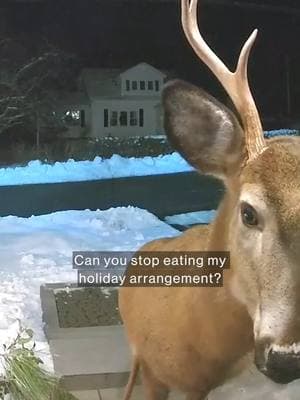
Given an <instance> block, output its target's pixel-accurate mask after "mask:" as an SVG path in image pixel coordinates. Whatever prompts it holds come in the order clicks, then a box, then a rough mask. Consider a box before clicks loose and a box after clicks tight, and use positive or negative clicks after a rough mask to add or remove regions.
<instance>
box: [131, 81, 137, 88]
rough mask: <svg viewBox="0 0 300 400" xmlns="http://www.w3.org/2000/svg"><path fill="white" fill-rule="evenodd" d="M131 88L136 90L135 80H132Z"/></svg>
mask: <svg viewBox="0 0 300 400" xmlns="http://www.w3.org/2000/svg"><path fill="white" fill-rule="evenodd" d="M132 90H137V81H132Z"/></svg>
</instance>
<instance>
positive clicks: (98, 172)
mask: <svg viewBox="0 0 300 400" xmlns="http://www.w3.org/2000/svg"><path fill="white" fill-rule="evenodd" d="M192 170H193V168H192V167H191V166H190V165H189V164H188V163H187V162H186V161H185V160H184V159H183V158H182V157H181V156H180V155H179V154H178V153H173V154H166V155H162V156H158V157H142V158H134V157H131V158H125V157H121V156H119V155H117V154H115V155H113V156H112V157H111V158H109V159H105V160H104V159H102V158H101V157H96V158H95V159H94V160H93V161H74V160H69V161H66V162H56V163H54V164H45V163H42V162H41V161H38V160H35V161H30V162H29V163H28V164H27V165H26V166H24V167H20V166H16V167H8V168H0V186H5V185H23V184H29V183H54V182H79V181H93V180H97V179H111V178H123V177H128V176H144V175H159V174H168V173H176V172H185V171H192Z"/></svg>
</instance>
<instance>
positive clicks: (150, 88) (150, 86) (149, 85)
mask: <svg viewBox="0 0 300 400" xmlns="http://www.w3.org/2000/svg"><path fill="white" fill-rule="evenodd" d="M148 90H153V81H148Z"/></svg>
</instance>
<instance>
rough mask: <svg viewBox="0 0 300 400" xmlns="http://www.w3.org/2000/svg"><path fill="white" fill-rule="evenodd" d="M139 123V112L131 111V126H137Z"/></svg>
mask: <svg viewBox="0 0 300 400" xmlns="http://www.w3.org/2000/svg"><path fill="white" fill-rule="evenodd" d="M137 124H138V120H137V112H136V111H130V126H137Z"/></svg>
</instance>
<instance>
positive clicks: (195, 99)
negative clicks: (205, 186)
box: [163, 80, 246, 179]
mask: <svg viewBox="0 0 300 400" xmlns="http://www.w3.org/2000/svg"><path fill="white" fill-rule="evenodd" d="M163 108H164V124H165V130H166V134H167V136H168V138H169V140H170V142H171V144H172V145H173V146H174V148H175V149H176V150H177V151H178V152H179V153H180V154H181V155H182V156H183V157H184V158H185V159H186V160H187V161H188V162H189V163H190V164H191V165H193V166H194V167H196V168H198V169H200V171H201V172H203V173H208V174H212V175H215V176H217V177H220V178H222V179H224V178H226V177H229V176H231V175H232V174H234V173H236V172H237V171H238V170H239V167H240V165H241V164H242V162H243V160H244V158H245V157H246V150H245V143H244V133H243V130H242V128H241V126H240V124H239V122H238V120H237V118H236V117H235V116H234V114H233V113H232V112H231V111H230V110H229V109H227V108H226V107H225V106H224V105H223V104H221V103H220V102H218V101H217V100H216V99H215V98H213V97H212V96H210V95H209V94H207V93H205V92H204V91H203V90H200V89H199V88H197V87H196V86H194V85H191V84H189V83H187V82H184V81H179V80H176V81H171V82H169V83H167V84H166V86H165V88H164V91H163Z"/></svg>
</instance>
